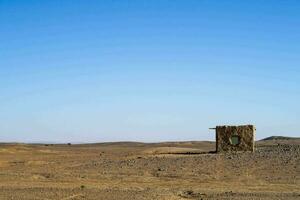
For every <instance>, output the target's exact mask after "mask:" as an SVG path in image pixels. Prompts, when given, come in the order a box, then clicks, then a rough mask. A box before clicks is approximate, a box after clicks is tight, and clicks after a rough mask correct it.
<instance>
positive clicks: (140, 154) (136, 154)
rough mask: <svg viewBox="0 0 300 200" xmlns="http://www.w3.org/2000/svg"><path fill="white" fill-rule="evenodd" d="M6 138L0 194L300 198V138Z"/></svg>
mask: <svg viewBox="0 0 300 200" xmlns="http://www.w3.org/2000/svg"><path fill="white" fill-rule="evenodd" d="M214 151H215V143H214V142H169V143H152V144H145V143H134V142H119V143H99V144H77V145H73V144H69V145H68V144H55V145H53V144H0V199H1V200H6V199H14V200H17V199H26V200H37V199H41V200H42V199H45V200H50V199H51V200H52V199H53V200H54V199H55V200H56V199H59V200H80V199H97V200H98V199H100V200H101V199H103V200H110V199H115V200H119V199H129V200H134V199H137V200H143V199H149V200H150V199H151V200H152V199H170V200H172V199H173V200H180V199H181V200H184V199H186V200H188V199H300V140H299V139H290V140H287V139H281V138H279V139H269V140H265V141H259V142H257V143H256V151H255V153H251V152H241V153H224V154H217V153H215V152H214Z"/></svg>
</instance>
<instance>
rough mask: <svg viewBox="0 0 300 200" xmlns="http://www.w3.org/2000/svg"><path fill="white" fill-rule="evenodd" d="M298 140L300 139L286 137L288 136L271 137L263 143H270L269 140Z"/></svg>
mask: <svg viewBox="0 0 300 200" xmlns="http://www.w3.org/2000/svg"><path fill="white" fill-rule="evenodd" d="M295 139H296V140H298V139H300V138H299V137H286V136H271V137H267V138H264V139H262V141H268V140H295Z"/></svg>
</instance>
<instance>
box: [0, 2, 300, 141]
mask: <svg viewBox="0 0 300 200" xmlns="http://www.w3.org/2000/svg"><path fill="white" fill-rule="evenodd" d="M299 10H300V2H299V1H295V0H288V1H284V2H283V1H282V2H281V1H264V2H262V1H261V2H260V1H238V0H234V1H233V0H230V1H213V0H212V1H208V0H203V1H199V0H190V1H184V0H173V1H168V0H153V1H145V0H131V1H126V0H123V1H121V0H114V1H108V0H103V1H94V0H91V1H83V0H74V1H55V0H54V1H36V0H28V1H19V0H1V1H0V25H1V26H0V46H1V48H0V76H1V79H0V142H8V141H10V142H37V141H51V142H58V143H67V142H80V141H81V142H83V143H85V142H92V141H95V142H101V141H105V142H108V141H112V142H113V141H140V142H155V141H156V142H158V141H187V140H211V141H214V138H215V135H214V131H212V130H209V128H211V127H215V126H217V125H243V124H253V125H255V126H256V128H257V134H256V139H262V138H265V137H268V136H272V135H281V136H291V137H299V136H300V126H299V123H300V120H299V116H300V106H299V102H300V67H299V66H300V59H299V55H300V45H299V44H300V37H299V35H300V26H299V24H300V12H299Z"/></svg>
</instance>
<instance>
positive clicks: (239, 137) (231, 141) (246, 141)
mask: <svg viewBox="0 0 300 200" xmlns="http://www.w3.org/2000/svg"><path fill="white" fill-rule="evenodd" d="M213 129H215V130H216V151H217V152H232V151H252V152H254V150H255V148H254V138H255V131H256V128H255V126H253V125H243V126H217V127H216V128H213Z"/></svg>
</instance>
